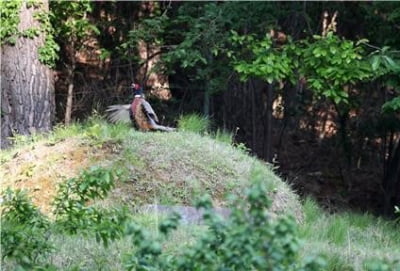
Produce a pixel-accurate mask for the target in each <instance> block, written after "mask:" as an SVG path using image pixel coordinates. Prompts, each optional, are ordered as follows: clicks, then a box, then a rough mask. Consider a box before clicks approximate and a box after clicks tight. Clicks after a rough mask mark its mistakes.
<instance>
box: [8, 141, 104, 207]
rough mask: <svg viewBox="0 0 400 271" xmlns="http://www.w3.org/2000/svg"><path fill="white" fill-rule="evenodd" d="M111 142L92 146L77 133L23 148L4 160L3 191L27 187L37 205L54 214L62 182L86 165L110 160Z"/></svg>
mask: <svg viewBox="0 0 400 271" xmlns="http://www.w3.org/2000/svg"><path fill="white" fill-rule="evenodd" d="M110 155H111V151H110V148H109V147H108V146H92V145H90V144H88V143H87V142H85V140H84V139H82V138H78V137H73V138H68V139H65V140H62V141H60V142H58V143H56V144H49V143H38V144H35V145H33V146H28V147H24V148H22V149H19V150H18V151H17V152H15V153H14V154H13V155H12V158H11V159H9V160H8V161H5V162H2V164H1V172H0V178H1V191H4V190H5V189H7V187H10V188H12V189H24V190H26V191H27V193H28V196H29V197H31V198H32V202H33V204H34V205H36V206H38V207H39V208H40V210H41V211H42V212H43V213H45V214H50V213H51V210H52V207H51V202H52V199H53V198H54V196H55V195H56V193H57V187H58V184H59V183H61V182H63V181H65V180H66V179H69V178H72V177H74V176H76V175H78V174H79V172H80V171H81V170H82V169H83V168H87V167H90V166H91V165H95V164H98V163H102V162H103V161H105V160H107V157H109V156H110Z"/></svg>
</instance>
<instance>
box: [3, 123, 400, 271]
mask: <svg viewBox="0 0 400 271" xmlns="http://www.w3.org/2000/svg"><path fill="white" fill-rule="evenodd" d="M191 121H193V122H196V120H191ZM200 126H201V125H200ZM200 126H199V125H197V126H196V127H200ZM196 129H197V128H196ZM207 129H208V128H207ZM194 132H195V133H194ZM207 134H208V135H207ZM209 136H212V137H214V139H215V138H218V137H220V138H224V137H225V136H226V135H223V136H218V132H217V133H216V134H215V135H214V134H212V133H211V132H209V130H208V132H207V130H204V129H203V130H202V129H197V131H187V132H182V131H181V132H176V133H171V134H168V135H166V134H162V133H147V134H146V133H141V132H136V131H132V129H131V127H129V126H126V125H123V124H120V125H109V124H107V123H105V122H104V121H102V120H99V119H98V118H93V119H91V120H90V121H89V122H87V123H85V124H74V125H72V126H70V127H61V126H60V127H57V128H56V129H55V131H54V133H52V134H48V135H35V136H33V137H31V138H24V137H20V138H17V139H16V146H15V148H14V149H12V150H9V151H5V152H4V151H2V153H1V160H2V163H4V161H7V160H9V159H12V156H13V155H14V154H15V153H16V152H18V151H19V150H20V149H23V148H26V147H27V146H30V145H32V144H36V143H37V142H45V143H46V144H50V145H52V144H57V142H59V141H63V140H65V139H66V138H68V137H79V138H82V139H83V140H84V142H86V143H85V144H90V145H95V146H97V145H104V144H106V145H107V144H111V145H112V146H113V148H114V147H115V148H117V150H116V151H117V152H118V154H119V158H118V159H116V160H113V161H111V162H110V163H108V168H103V167H95V168H91V169H87V170H84V171H82V173H81V174H80V175H78V176H77V177H74V178H70V179H68V180H67V181H66V182H64V183H63V184H62V185H61V186H60V187H59V190H58V194H57V196H56V198H55V201H54V205H53V206H54V209H53V210H54V213H53V215H51V216H50V217H49V218H48V217H46V216H44V215H42V214H41V213H40V211H39V209H38V208H36V207H35V206H33V205H32V204H31V203H30V200H29V198H28V197H27V196H26V195H25V194H24V193H23V192H21V191H11V190H7V191H6V192H3V195H2V199H3V203H2V207H1V208H2V214H1V220H2V228H1V233H2V238H1V247H2V261H3V264H2V268H3V269H4V270H16V269H18V268H21V270H23V269H24V270H34V269H35V268H36V269H38V270H60V269H61V270H81V269H86V270H97V269H108V270H121V269H135V270H217V269H218V270H221V269H220V268H222V267H224V268H226V269H225V270H248V269H251V268H253V269H254V270H332V271H333V270H337V271H339V270H340V271H341V270H370V271H372V270H373V271H378V270H400V266H399V265H400V264H399V261H400V259H399V257H400V256H399V255H400V248H399V245H398V244H400V232H399V230H398V226H399V225H398V224H396V223H395V222H388V221H385V220H383V219H379V218H376V217H373V216H372V215H368V214H354V213H341V214H335V215H329V214H326V213H324V212H323V211H322V210H321V209H320V208H318V206H317V205H316V203H315V202H313V201H312V200H306V201H305V202H304V204H303V208H302V209H303V211H304V219H303V222H302V223H300V224H299V225H298V226H297V225H296V223H295V222H294V220H293V219H292V218H289V217H288V216H287V214H290V212H288V211H290V210H291V209H294V208H296V206H295V205H298V203H297V201H296V200H293V201H292V203H289V204H288V203H286V204H288V205H285V206H284V207H283V208H284V212H280V214H281V215H282V216H280V218H278V219H276V218H274V219H271V218H270V215H269V213H267V212H265V210H266V209H267V208H273V206H272V207H271V206H270V204H269V203H268V202H269V200H267V198H266V195H268V197H269V198H270V200H273V197H274V195H275V194H274V193H275V192H273V193H271V191H278V192H280V191H286V190H285V189H287V188H286V186H285V185H283V183H282V182H281V181H280V180H279V178H277V177H276V176H275V175H274V174H273V173H272V172H271V171H270V169H269V168H268V167H265V166H262V164H261V163H260V162H258V161H257V160H256V159H253V158H251V159H252V160H251V159H250V160H251V162H249V157H248V155H247V153H246V150H245V149H243V148H238V147H235V146H233V145H232V142H228V141H231V139H232V136H230V135H229V136H226V137H225V139H224V140H221V141H223V142H226V143H229V144H231V146H229V145H227V144H220V143H216V141H215V140H211V139H209ZM187 138H190V140H188V139H187ZM228 138H230V139H228ZM171 150H173V151H171ZM188 161H191V163H192V164H190V165H189V164H188ZM149 169H151V170H152V173H153V174H154V175H153V176H157V178H155V177H150V176H149V173H148V172H149ZM251 169H253V171H254V169H257V170H260V171H261V173H260V172H259V173H260V174H250V172H251ZM191 174H192V175H191ZM260 176H262V178H261V179H263V181H262V182H260V181H259V180H258V181H257V179H258V178H260ZM163 178H164V179H163ZM176 180H180V181H178V182H176V183H174V181H176ZM163 183H164V184H168V185H169V186H168V187H167V186H165V185H162V184H163ZM250 184H253V185H252V186H250ZM249 186H250V188H249ZM126 187H132V188H134V189H139V190H137V191H131V190H128V191H126V194H131V195H133V197H132V198H129V200H128V202H132V201H137V200H138V198H139V197H140V196H142V197H143V198H146V197H147V198H149V199H150V203H152V202H153V201H154V199H157V200H158V201H160V202H163V203H164V202H165V203H174V201H173V200H176V199H179V201H176V203H178V204H179V203H182V202H185V201H184V200H187V201H186V202H187V203H191V202H192V199H193V197H195V196H196V197H197V198H199V199H200V200H199V201H197V206H198V207H199V208H202V209H203V210H204V221H205V224H204V225H192V226H190V227H187V226H186V227H184V226H179V222H178V221H179V219H178V217H177V216H172V217H168V218H160V217H159V216H158V215H157V216H154V214H146V213H145V214H136V213H134V212H132V210H130V211H128V210H127V209H126V208H123V206H124V203H125V201H123V200H121V199H122V198H123V197H122V196H121V194H119V193H117V190H116V189H125V188H126ZM157 189H158V192H157V193H155V191H157ZM228 191H230V192H234V193H233V196H234V197H236V200H233V201H230V202H231V204H230V205H229V204H228V201H224V198H223V196H225V195H226V193H227V192H228ZM244 191H247V192H244ZM267 191H268V192H267ZM205 192H209V193H208V194H210V195H211V196H212V197H213V199H215V197H216V196H217V195H219V197H218V202H221V201H224V202H225V203H224V204H226V205H229V206H231V208H232V214H231V216H230V218H229V219H228V220H222V219H220V218H218V217H217V216H215V214H213V213H212V212H211V210H212V209H211V208H212V204H211V201H210V199H209V198H207V197H202V196H203V195H204V193H205ZM221 192H222V193H221ZM238 195H239V196H240V197H239V198H238V197H237V196H238ZM280 196H281V195H280ZM101 198H103V200H102V201H104V200H105V201H107V200H109V201H111V203H112V204H105V205H104V204H96V203H98V202H102V201H99V200H100V199H101ZM240 198H242V199H244V198H245V199H246V200H245V201H243V200H240ZM278 198H279V197H278ZM89 203H90V204H89ZM92 203H95V204H92ZM297 207H298V206H297ZM312 255H316V256H312ZM318 255H320V256H318ZM271 266H273V267H275V269H273V268H272V267H271ZM165 268H167V269H165Z"/></svg>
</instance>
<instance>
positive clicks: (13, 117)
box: [1, 1, 54, 148]
mask: <svg viewBox="0 0 400 271" xmlns="http://www.w3.org/2000/svg"><path fill="white" fill-rule="evenodd" d="M41 9H42V10H44V11H48V2H47V1H44V2H43V4H42V6H41ZM34 12H36V10H35V9H34V7H30V8H27V6H26V2H24V3H22V7H21V9H20V23H19V25H18V30H19V31H24V30H26V29H29V28H32V27H37V28H40V27H41V26H40V24H39V22H37V21H36V20H35V19H34V18H33V14H34ZM44 38H45V37H44V34H40V35H39V36H38V37H34V38H33V39H30V38H24V37H19V38H18V39H17V41H16V44H15V45H14V46H11V45H7V44H5V45H2V46H1V147H2V148H4V147H7V146H8V145H9V144H10V141H9V137H10V136H13V135H14V134H30V133H32V132H41V131H48V130H50V129H51V127H52V121H53V119H54V82H53V74H52V71H51V70H50V69H49V68H48V67H46V66H45V65H43V64H42V63H40V62H39V58H38V48H39V47H40V46H41V45H42V44H43V42H44Z"/></svg>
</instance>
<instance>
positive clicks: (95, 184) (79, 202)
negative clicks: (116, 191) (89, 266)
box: [54, 167, 127, 246]
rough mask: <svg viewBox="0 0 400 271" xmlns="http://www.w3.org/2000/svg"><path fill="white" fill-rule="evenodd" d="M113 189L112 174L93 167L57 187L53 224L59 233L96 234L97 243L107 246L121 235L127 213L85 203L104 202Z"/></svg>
mask: <svg viewBox="0 0 400 271" xmlns="http://www.w3.org/2000/svg"><path fill="white" fill-rule="evenodd" d="M113 187H114V173H113V172H112V171H110V170H107V169H104V168H100V167H94V168H91V169H89V170H85V171H83V172H82V173H81V174H80V175H79V176H78V177H77V178H71V179H69V180H68V181H66V182H65V183H62V184H61V185H60V187H59V191H58V193H57V196H56V197H55V199H54V206H55V210H54V213H55V215H56V223H57V226H58V227H59V228H61V229H62V231H66V232H68V233H70V234H76V233H78V232H82V233H86V234H88V233H90V232H94V233H95V234H96V239H97V241H100V240H101V241H103V243H104V244H105V245H106V246H107V245H108V242H109V240H115V239H117V238H120V237H121V235H122V233H123V225H124V221H125V220H126V219H127V214H126V210H122V211H119V210H111V211H105V210H99V209H98V208H95V207H93V206H86V203H87V202H88V201H90V200H94V199H103V198H104V197H106V196H107V194H108V192H109V191H110V190H111V188H113Z"/></svg>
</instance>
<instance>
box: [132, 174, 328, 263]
mask: <svg viewBox="0 0 400 271" xmlns="http://www.w3.org/2000/svg"><path fill="white" fill-rule="evenodd" d="M257 178H258V179H256V180H255V181H254V184H253V185H252V186H251V187H250V188H249V189H248V191H247V192H246V200H241V199H238V198H236V199H232V211H231V214H230V216H229V218H228V219H226V220H224V219H222V218H220V217H219V216H217V215H216V214H215V213H214V212H213V209H212V204H211V199H210V197H209V196H204V197H202V198H201V199H200V200H199V201H198V203H197V208H199V209H200V208H201V209H203V212H204V213H203V219H204V221H205V223H206V225H207V226H208V228H209V230H208V231H207V233H206V234H205V235H203V236H202V237H201V238H200V239H199V240H198V242H197V243H195V244H194V245H193V246H190V247H187V248H186V249H185V250H184V252H183V254H182V255H179V256H177V257H174V258H171V257H168V256H165V255H163V253H162V249H161V248H162V239H160V240H151V239H150V238H149V237H148V236H149V235H148V234H147V233H146V232H145V231H144V230H143V229H141V228H140V227H138V226H137V225H131V226H130V228H129V229H130V230H129V233H130V234H132V235H133V243H134V244H135V245H136V247H137V250H136V251H135V252H134V253H132V254H131V255H130V257H129V259H128V260H127V261H126V268H127V269H128V270H322V269H323V267H324V264H325V262H324V261H323V260H322V259H321V258H318V257H316V258H313V257H308V258H306V259H305V260H304V261H303V260H301V259H300V258H299V250H300V241H299V239H298V238H297V227H296V223H295V221H294V219H293V218H292V217H282V218H279V219H277V220H271V218H270V217H269V215H268V212H267V209H268V207H269V206H270V202H269V200H268V198H267V196H266V195H267V190H266V187H265V185H264V183H263V182H262V180H261V176H258V177H257ZM165 225H168V227H165ZM177 226H178V219H177V216H176V215H174V216H172V217H171V218H169V219H168V220H167V221H166V223H164V224H161V225H160V231H161V233H163V234H164V237H167V236H168V234H169V232H170V231H171V230H173V229H175V228H176V227H177ZM163 227H164V229H163Z"/></svg>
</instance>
